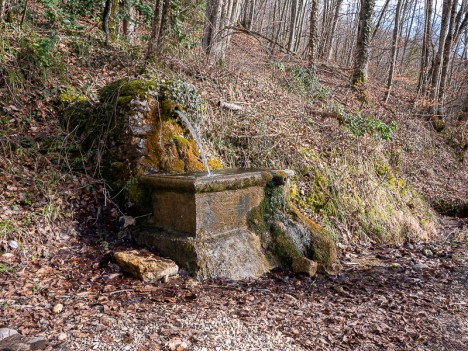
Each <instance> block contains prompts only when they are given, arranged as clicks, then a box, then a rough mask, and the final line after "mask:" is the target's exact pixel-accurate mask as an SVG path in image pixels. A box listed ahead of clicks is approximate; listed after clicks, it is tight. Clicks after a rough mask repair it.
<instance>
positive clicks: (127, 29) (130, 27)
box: [123, 0, 136, 44]
mask: <svg viewBox="0 0 468 351" xmlns="http://www.w3.org/2000/svg"><path fill="white" fill-rule="evenodd" d="M123 4H124V9H125V17H124V20H123V33H124V35H125V38H126V39H127V41H128V42H129V43H130V44H134V42H135V31H136V10H135V6H134V4H133V0H124V3H123Z"/></svg>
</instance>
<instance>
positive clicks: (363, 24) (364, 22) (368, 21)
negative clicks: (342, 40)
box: [352, 0, 375, 84]
mask: <svg viewBox="0 0 468 351" xmlns="http://www.w3.org/2000/svg"><path fill="white" fill-rule="evenodd" d="M374 6H375V0H361V10H360V11H359V27H358V28H359V29H358V35H357V41H356V49H355V54H354V69H353V77H352V83H353V84H356V83H365V82H366V81H367V70H368V65H369V51H370V46H369V44H370V39H371V28H372V16H373V13H374Z"/></svg>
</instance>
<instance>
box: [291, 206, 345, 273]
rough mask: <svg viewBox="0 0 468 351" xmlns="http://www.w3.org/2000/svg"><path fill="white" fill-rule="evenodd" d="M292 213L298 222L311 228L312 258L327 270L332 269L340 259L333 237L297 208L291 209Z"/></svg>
mask: <svg viewBox="0 0 468 351" xmlns="http://www.w3.org/2000/svg"><path fill="white" fill-rule="evenodd" d="M291 212H292V214H293V218H294V219H295V220H296V221H300V222H302V223H305V224H306V225H307V226H308V227H309V228H310V231H311V238H310V239H311V245H310V249H311V253H310V256H311V258H312V259H313V260H314V261H317V262H318V263H320V264H322V265H323V266H324V267H326V269H331V268H332V266H333V265H334V264H336V262H337V259H338V254H337V250H336V245H335V241H334V240H333V237H332V235H331V234H330V233H329V232H328V231H327V230H325V229H324V228H323V227H322V226H320V225H319V224H318V223H315V222H314V221H313V220H311V219H310V218H308V217H306V216H304V215H303V214H302V213H301V212H300V211H299V210H298V209H296V208H295V207H291Z"/></svg>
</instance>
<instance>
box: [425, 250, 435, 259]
mask: <svg viewBox="0 0 468 351" xmlns="http://www.w3.org/2000/svg"><path fill="white" fill-rule="evenodd" d="M423 254H424V256H427V257H432V256H434V253H433V252H432V251H431V250H429V249H424V250H423Z"/></svg>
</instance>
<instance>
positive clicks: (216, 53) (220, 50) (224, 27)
mask: <svg viewBox="0 0 468 351" xmlns="http://www.w3.org/2000/svg"><path fill="white" fill-rule="evenodd" d="M241 4H242V2H241V0H208V2H207V6H206V16H205V29H204V31H203V38H202V48H203V50H204V51H205V52H206V53H207V54H208V60H209V62H210V63H217V62H220V61H223V60H224V58H225V54H226V49H227V47H228V46H229V43H230V39H231V34H232V29H231V27H232V26H234V25H235V23H236V22H237V20H238V19H239V12H240V8H241Z"/></svg>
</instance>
